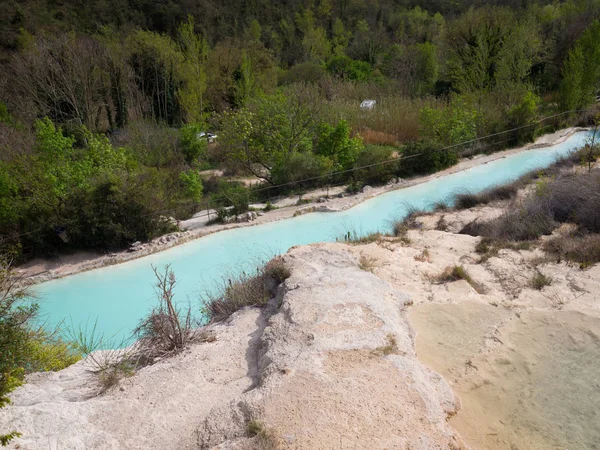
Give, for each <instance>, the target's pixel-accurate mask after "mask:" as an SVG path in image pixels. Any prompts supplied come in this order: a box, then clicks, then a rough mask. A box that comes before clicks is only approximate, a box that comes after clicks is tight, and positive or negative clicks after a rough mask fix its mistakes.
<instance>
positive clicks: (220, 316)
mask: <svg viewBox="0 0 600 450" xmlns="http://www.w3.org/2000/svg"><path fill="white" fill-rule="evenodd" d="M290 276H291V273H290V270H289V268H288V266H287V265H286V264H285V262H284V261H283V259H282V258H281V257H277V258H274V259H272V260H271V261H269V262H268V263H267V264H266V265H264V266H263V267H262V268H259V269H257V271H256V274H255V275H248V274H246V273H243V274H242V275H240V276H239V277H237V278H235V279H228V280H226V281H224V282H223V284H222V285H221V286H220V288H219V289H218V292H217V294H209V295H206V296H205V298H203V299H202V303H203V312H204V313H205V315H206V316H207V318H208V320H209V321H211V322H219V321H222V320H225V319H227V318H228V317H229V316H231V315H232V314H233V313H234V312H236V311H238V310H239V309H241V308H245V307H246V306H263V305H265V304H266V303H267V302H268V301H269V300H270V299H271V298H273V297H274V296H275V294H276V291H277V287H278V286H279V285H280V284H281V283H283V282H284V281H285V280H286V279H288V278H289V277H290Z"/></svg>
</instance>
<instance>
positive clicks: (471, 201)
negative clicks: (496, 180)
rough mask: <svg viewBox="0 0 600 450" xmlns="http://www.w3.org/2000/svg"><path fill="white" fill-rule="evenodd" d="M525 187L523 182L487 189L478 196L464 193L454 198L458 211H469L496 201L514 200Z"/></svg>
mask: <svg viewBox="0 0 600 450" xmlns="http://www.w3.org/2000/svg"><path fill="white" fill-rule="evenodd" d="M523 185H524V183H522V182H521V181H515V182H513V183H511V184H504V185H501V186H497V187H494V188H490V189H486V190H484V191H482V192H479V193H477V194H473V193H470V192H464V193H461V194H457V195H456V196H455V197H454V207H455V208H456V209H469V208H473V207H475V206H478V205H487V204H488V203H491V202H493V201H496V200H509V199H511V198H513V197H514V196H515V195H516V194H517V192H518V190H519V189H520V188H521V187H522V186H523Z"/></svg>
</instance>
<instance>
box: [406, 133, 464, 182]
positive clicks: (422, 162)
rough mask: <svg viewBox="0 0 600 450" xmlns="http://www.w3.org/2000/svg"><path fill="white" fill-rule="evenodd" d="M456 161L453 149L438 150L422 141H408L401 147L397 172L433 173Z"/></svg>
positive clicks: (409, 173)
mask: <svg viewBox="0 0 600 450" xmlns="http://www.w3.org/2000/svg"><path fill="white" fill-rule="evenodd" d="M456 163H458V153H457V151H456V150H455V149H449V150H440V149H439V148H438V147H437V146H435V145H434V144H431V143H429V142H424V141H415V142H409V143H407V144H405V145H404V146H403V147H402V157H401V159H400V163H399V164H400V167H399V174H400V175H401V176H411V175H419V174H427V173H434V172H438V171H440V170H443V169H446V168H448V167H451V166H453V165H455V164H456Z"/></svg>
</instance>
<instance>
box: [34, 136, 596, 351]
mask: <svg viewBox="0 0 600 450" xmlns="http://www.w3.org/2000/svg"><path fill="white" fill-rule="evenodd" d="M585 138H586V133H585V132H580V133H576V134H574V135H573V136H571V137H570V138H569V139H568V140H566V141H565V142H563V143H562V144H558V145H555V146H552V147H546V148H541V149H535V150H530V151H527V152H521V153H517V154H514V155H510V156H507V157H505V158H502V159H498V160H495V161H492V162H489V163H487V164H482V165H480V166H476V167H473V168H471V169H468V170H465V171H462V172H458V173H455V174H451V175H446V176H444V177H440V178H436V179H434V180H431V181H428V182H425V183H422V184H418V185H415V186H412V187H408V188H405V189H400V190H396V191H392V192H388V193H386V194H383V195H380V196H378V197H375V198H373V199H371V200H368V201H366V202H364V203H361V204H359V205H357V206H355V207H353V208H351V209H349V210H346V211H342V212H337V213H313V214H307V215H304V216H300V217H297V218H293V219H287V220H282V221H278V222H272V223H268V224H264V225H258V226H252V227H246V228H238V229H234V230H227V231H222V232H219V233H215V234H211V235H209V236H205V237H203V238H200V239H197V240H194V241H191V242H188V243H186V244H183V245H180V246H177V247H174V248H172V249H169V250H165V251H163V252H160V253H156V254H153V255H150V256H146V257H143V258H140V259H137V260H133V261H130V262H126V263H123V264H119V265H116V266H110V267H105V268H101V269H96V270H93V271H89V272H84V273H80V274H77V275H72V276H69V277H66V278H62V279H58V280H53V281H49V282H46V283H43V284H40V285H38V286H36V287H35V292H36V294H37V295H38V297H39V299H40V314H41V318H42V319H43V320H45V321H46V322H47V323H48V324H51V325H52V324H57V323H60V322H61V321H64V322H65V323H66V324H67V325H71V324H73V325H74V326H75V327H78V326H82V327H84V328H85V326H86V324H88V325H89V326H90V327H91V326H92V325H93V324H94V323H97V329H96V332H98V333H102V334H104V335H105V336H107V337H112V336H115V338H116V339H117V340H120V339H121V338H125V337H127V336H129V334H130V333H131V330H132V329H133V328H134V327H135V326H136V324H137V323H138V321H139V319H140V318H141V317H143V316H144V315H145V314H146V313H147V312H148V311H149V309H150V308H151V306H152V305H153V304H154V303H155V297H154V290H153V287H152V285H153V283H154V275H153V273H152V269H151V264H153V265H156V266H159V267H160V266H163V265H165V264H171V267H172V269H173V271H174V272H175V274H176V276H177V280H178V282H177V287H176V297H177V298H178V299H179V301H186V300H189V301H190V302H192V306H194V307H195V306H196V305H198V306H199V303H198V297H199V293H201V292H203V291H205V290H206V289H210V288H211V286H214V285H215V283H216V282H218V281H220V280H221V278H222V277H223V276H224V275H225V276H226V275H227V274H231V273H241V272H242V271H244V270H246V271H251V270H253V266H255V265H256V264H257V261H258V260H259V259H261V258H262V260H264V259H266V258H268V257H271V256H274V255H276V254H281V253H285V252H286V251H287V250H288V249H289V248H290V247H292V246H295V245H302V244H309V243H314V242H325V241H335V239H336V237H341V236H342V235H343V234H344V233H345V231H347V230H355V231H357V232H359V233H360V234H366V233H370V232H375V231H389V229H390V224H389V222H390V220H392V219H399V218H402V217H404V216H405V215H406V212H407V210H408V208H409V207H411V206H412V207H416V208H422V209H426V208H429V207H431V205H432V204H434V203H435V202H437V201H440V200H442V201H446V200H448V199H450V198H451V197H452V195H453V194H456V193H458V192H461V191H471V192H478V191H481V190H483V189H486V188H489V187H492V186H495V185H498V184H502V183H506V182H509V181H511V180H513V179H515V178H518V177H519V176H521V175H523V174H525V173H526V172H529V171H531V170H534V169H538V168H543V167H546V166H548V165H550V164H551V163H552V162H553V161H554V160H555V159H556V158H557V157H559V156H562V155H565V154H567V153H568V152H570V151H572V150H573V149H576V148H578V147H581V146H582V145H583V144H584V143H585Z"/></svg>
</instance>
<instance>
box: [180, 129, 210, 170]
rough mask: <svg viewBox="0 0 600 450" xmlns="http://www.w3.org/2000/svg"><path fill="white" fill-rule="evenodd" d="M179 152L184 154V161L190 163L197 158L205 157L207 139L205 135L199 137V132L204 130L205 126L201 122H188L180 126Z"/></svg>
mask: <svg viewBox="0 0 600 450" xmlns="http://www.w3.org/2000/svg"><path fill="white" fill-rule="evenodd" d="M179 131H180V133H181V152H182V153H183V155H184V158H185V161H186V162H187V163H188V164H192V163H193V162H195V161H198V160H199V159H206V148H207V146H208V140H207V138H205V137H200V136H199V135H200V133H202V132H206V127H205V126H204V125H203V124H196V123H193V124H188V125H185V126H183V127H181V130H179Z"/></svg>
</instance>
